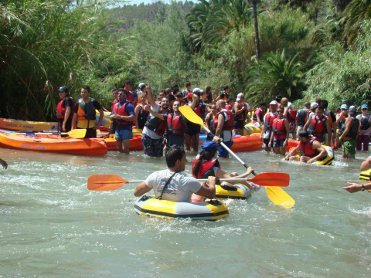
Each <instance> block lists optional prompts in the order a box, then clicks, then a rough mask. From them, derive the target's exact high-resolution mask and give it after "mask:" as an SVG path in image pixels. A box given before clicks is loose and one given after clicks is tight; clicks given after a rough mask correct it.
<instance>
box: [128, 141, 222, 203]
mask: <svg viewBox="0 0 371 278" xmlns="http://www.w3.org/2000/svg"><path fill="white" fill-rule="evenodd" d="M186 162H187V159H186V155H185V152H184V150H182V149H179V148H176V147H175V148H174V147H171V148H170V150H169V151H168V152H167V153H166V163H167V166H168V169H166V170H161V171H157V172H154V173H152V174H150V175H149V176H148V177H147V179H146V180H145V181H142V182H141V183H139V184H138V185H137V187H136V188H135V190H134V195H135V196H136V197H139V196H142V195H143V194H145V193H147V192H148V191H150V190H151V189H153V191H154V192H155V197H156V198H159V199H163V200H169V201H173V202H190V200H191V196H192V194H193V193H195V194H197V195H200V196H203V197H206V198H213V197H214V196H215V179H216V178H215V177H212V176H210V177H209V178H208V184H206V183H202V184H200V182H199V181H198V180H196V179H195V178H193V177H191V176H188V175H186V174H185V173H184V170H185V165H186Z"/></svg>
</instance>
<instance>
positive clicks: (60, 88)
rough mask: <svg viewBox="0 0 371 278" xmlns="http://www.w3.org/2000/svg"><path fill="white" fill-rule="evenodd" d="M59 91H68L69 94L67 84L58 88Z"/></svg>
mask: <svg viewBox="0 0 371 278" xmlns="http://www.w3.org/2000/svg"><path fill="white" fill-rule="evenodd" d="M58 93H66V94H68V87H67V86H61V87H59V88H58Z"/></svg>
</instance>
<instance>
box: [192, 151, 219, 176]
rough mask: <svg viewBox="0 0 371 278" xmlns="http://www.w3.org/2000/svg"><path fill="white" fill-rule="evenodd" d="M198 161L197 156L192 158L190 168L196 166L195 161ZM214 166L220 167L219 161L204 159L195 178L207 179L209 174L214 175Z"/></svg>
mask: <svg viewBox="0 0 371 278" xmlns="http://www.w3.org/2000/svg"><path fill="white" fill-rule="evenodd" d="M197 161H198V156H197V157H196V158H195V159H194V160H193V162H192V169H193V168H194V167H195V166H196V163H197ZM214 167H218V168H220V164H219V161H218V160H217V159H213V160H209V161H205V162H203V163H202V164H201V168H200V170H199V172H198V174H197V177H195V178H196V179H207V178H208V177H209V176H214V177H215V175H216V173H214Z"/></svg>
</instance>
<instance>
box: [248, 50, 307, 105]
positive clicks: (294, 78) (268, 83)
mask: <svg viewBox="0 0 371 278" xmlns="http://www.w3.org/2000/svg"><path fill="white" fill-rule="evenodd" d="M297 56H298V54H296V55H295V56H293V57H286V53H285V50H282V52H281V53H279V52H276V53H270V54H268V55H266V56H265V57H263V58H262V59H260V60H259V61H257V62H256V63H255V64H254V65H253V66H252V67H251V69H250V70H249V72H248V83H249V85H248V86H247V90H246V91H247V94H248V97H249V98H251V99H252V100H253V101H254V102H256V103H257V102H259V101H261V100H262V99H264V100H267V101H268V100H271V99H273V98H274V97H275V96H276V95H282V96H285V97H289V98H291V99H293V100H294V99H297V98H298V97H299V96H300V93H301V91H302V89H303V87H304V86H303V85H304V80H303V75H304V74H303V65H302V64H301V63H300V62H299V61H298V60H297Z"/></svg>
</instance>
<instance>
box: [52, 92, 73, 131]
mask: <svg viewBox="0 0 371 278" xmlns="http://www.w3.org/2000/svg"><path fill="white" fill-rule="evenodd" d="M58 94H59V98H60V101H59V102H58V104H57V107H56V109H55V110H56V114H57V120H58V129H59V132H68V131H70V130H71V127H72V117H73V112H72V109H73V106H74V101H73V99H72V97H70V93H69V90H68V87H67V86H61V87H59V88H58Z"/></svg>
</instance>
